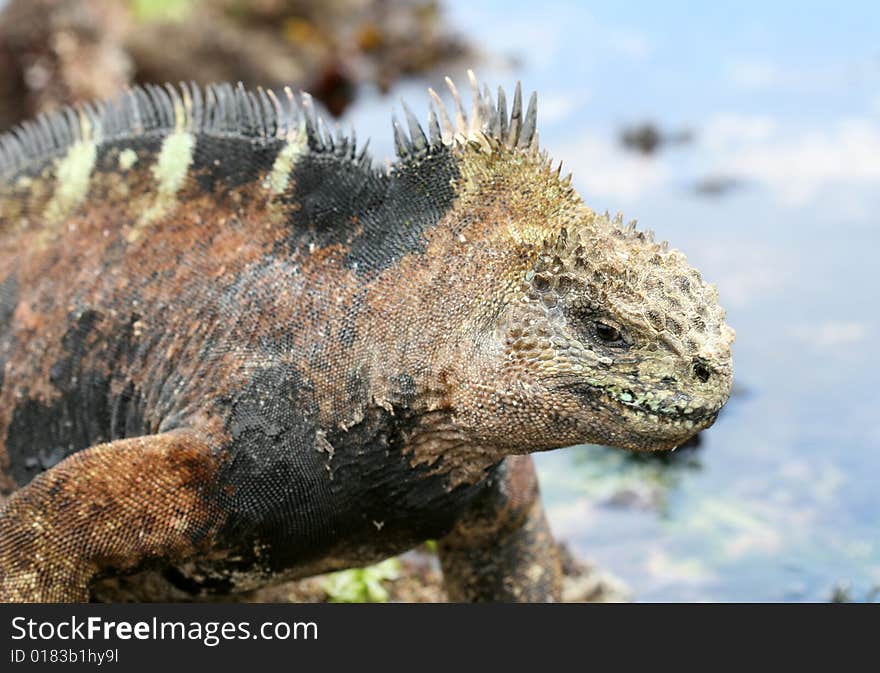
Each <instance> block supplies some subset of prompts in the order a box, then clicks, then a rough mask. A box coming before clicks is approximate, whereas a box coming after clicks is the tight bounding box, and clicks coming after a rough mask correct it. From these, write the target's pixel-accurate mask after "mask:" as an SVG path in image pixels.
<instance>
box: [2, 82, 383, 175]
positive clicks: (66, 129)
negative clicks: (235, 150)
mask: <svg viewBox="0 0 880 673" xmlns="http://www.w3.org/2000/svg"><path fill="white" fill-rule="evenodd" d="M174 131H186V132H189V133H196V134H205V135H209V136H221V137H227V138H236V139H240V140H243V141H249V142H252V143H256V144H268V143H272V142H277V141H279V140H280V141H283V140H285V139H288V138H290V137H291V136H293V135H296V134H300V133H303V134H305V137H306V138H307V141H308V146H309V149H310V150H312V151H314V152H323V153H332V154H334V155H335V156H338V157H339V158H345V159H348V160H351V161H354V162H356V163H358V164H361V165H363V166H365V167H366V166H368V165H369V164H370V158H369V157H368V156H367V153H366V145H365V146H364V147H363V148H362V149H361V150H360V151H358V148H357V143H356V140H355V137H354V134H353V133H352V134H351V135H350V136H346V135H343V134H342V133H341V132H340V131H337V132H336V134H335V136H334V134H333V133H331V131H330V130H329V129H328V127H327V124H326V123H325V122H324V120H323V119H322V117H321V116H320V115H318V114H317V113H316V111H315V107H314V104H313V102H312V98H311V96H309V94H307V93H299V94H294V92H293V91H291V89H290V88H285V89H284V91H283V94H282V95H281V96H278V95H276V94H275V93H274V92H273V91H271V90H265V89H262V88H258V89H256V90H255V91H248V90H246V89H245V88H244V86H243V85H242V84H238V85H237V86H232V85H230V84H218V85H209V86H208V87H206V88H205V89H204V91H202V89H201V88H199V87H198V86H196V85H194V84H187V83H181V84H180V85H179V86H178V87H174V86H171V85H165V86H164V87H161V86H156V85H146V86H143V87H140V86H138V87H133V88H131V89H128V90H127V91H125V92H124V93H123V94H122V95H121V96H120V97H119V98H117V99H113V100H109V101H104V102H100V103H95V104H91V103H89V104H84V105H78V106H75V107H64V108H62V109H60V110H57V111H53V112H48V113H44V114H42V115H40V116H38V117H37V118H36V119H35V120H33V121H26V122H24V123H22V124H21V125H19V126H17V127H16V128H14V129H12V130H11V131H10V132H8V133H5V134H3V135H0V175H13V174H15V173H16V172H18V171H20V170H26V169H27V168H28V167H29V166H32V165H35V164H41V163H43V162H45V161H46V160H48V159H51V158H53V157H56V156H59V155H62V154H64V153H65V152H66V151H67V149H68V148H69V147H70V146H71V145H73V144H75V143H77V142H79V141H99V142H114V141H119V140H125V139H130V138H136V137H139V136H148V135H153V134H156V135H162V134H166V133H171V132H174Z"/></svg>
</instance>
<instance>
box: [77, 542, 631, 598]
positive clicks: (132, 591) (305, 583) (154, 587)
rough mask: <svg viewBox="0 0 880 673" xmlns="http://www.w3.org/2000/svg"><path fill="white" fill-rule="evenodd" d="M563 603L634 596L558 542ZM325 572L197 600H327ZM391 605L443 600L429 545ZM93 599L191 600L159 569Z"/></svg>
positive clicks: (404, 574) (408, 563)
mask: <svg viewBox="0 0 880 673" xmlns="http://www.w3.org/2000/svg"><path fill="white" fill-rule="evenodd" d="M560 555H561V558H562V569H563V573H564V578H563V601H564V602H566V603H584V602H586V603H619V602H626V601H630V600H632V597H631V594H630V592H629V590H628V589H627V588H626V586H625V585H624V584H623V582H622V581H621V580H619V579H617V578H616V577H614V576H612V575H610V574H608V573H605V572H602V571H600V570H599V569H597V568H596V567H595V566H593V565H591V564H589V563H587V562H586V561H583V560H580V559H577V558H575V557H574V556H573V555H572V553H571V552H570V550H569V549H568V547H567V546H565V545H560ZM326 578H327V576H326V575H317V576H315V577H308V578H306V579H304V580H299V581H296V582H285V583H283V584H278V585H275V586H271V587H266V588H264V589H258V590H256V591H252V592H248V593H243V594H237V595H232V596H213V597H206V598H198V599H196V600H198V601H201V602H236V603H324V602H327V601H328V600H329V596H328V594H327V579H326ZM383 585H384V587H385V589H387V591H388V600H389V602H392V603H443V602H446V600H447V598H446V591H445V590H444V589H443V575H442V573H441V572H440V566H439V562H438V560H437V557H436V555H435V554H434V553H433V552H432V551H430V550H428V549H427V548H426V547H425V546H422V547H419V548H418V549H415V550H413V551H411V552H408V553H406V554H404V555H403V556H401V557H400V571H399V573H398V576H397V578H396V579H393V580H387V581H385V582H383ZM92 600H93V601H98V602H179V601H192V600H193V598H192V597H191V596H190V595H189V594H186V593H184V592H182V591H181V590H179V589H177V588H176V587H174V586H172V585H171V584H170V583H169V582H168V581H167V580H166V579H164V578H163V577H162V576H161V575H160V574H159V573H157V572H154V571H144V572H141V573H138V574H136V575H130V576H128V577H121V578H108V579H105V580H101V581H99V582H97V583H96V585H95V586H94V587H93V590H92Z"/></svg>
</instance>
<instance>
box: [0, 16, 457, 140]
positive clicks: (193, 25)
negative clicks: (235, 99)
mask: <svg viewBox="0 0 880 673" xmlns="http://www.w3.org/2000/svg"><path fill="white" fill-rule="evenodd" d="M473 57H474V52H473V51H472V49H471V47H470V46H468V45H467V44H466V43H465V42H464V41H463V40H462V38H460V37H458V36H456V35H454V34H453V33H451V32H450V30H449V29H448V27H447V26H446V25H445V24H444V23H443V19H442V14H441V10H440V5H439V4H438V3H437V2H434V1H432V0H412V1H409V2H406V1H405V0H331V1H326V0H126V1H125V2H122V1H120V0H9V3H8V4H7V6H6V7H5V9H4V10H3V11H2V12H0V129H2V128H6V127H8V126H10V125H12V124H13V123H15V122H17V121H21V120H23V119H27V118H29V117H32V116H34V115H35V114H37V113H38V112H41V111H43V110H46V109H49V108H53V107H57V106H58V105H61V104H65V103H76V102H82V101H89V100H93V99H96V98H105V97H108V96H111V95H113V94H114V93H117V92H119V91H120V90H121V89H122V88H123V87H124V86H126V85H127V84H131V83H135V82H138V83H139V82H158V83H163V82H179V81H194V82H197V83H199V84H208V83H211V82H219V81H232V82H238V81H241V82H243V83H244V84H245V85H247V86H248V87H256V86H258V85H259V86H264V87H274V88H281V87H284V86H288V85H289V86H292V87H294V88H303V89H306V90H308V91H310V92H311V93H312V94H313V95H314V96H315V97H316V98H317V99H318V100H320V101H321V102H322V103H324V104H325V106H326V107H327V108H328V110H329V111H330V112H331V113H332V114H334V115H339V114H342V112H343V111H344V110H345V108H346V107H347V106H348V105H349V103H350V102H351V100H352V99H353V97H354V95H355V93H356V85H357V84H361V83H372V84H374V85H376V86H378V87H379V88H380V89H381V90H387V89H388V88H389V87H390V86H391V84H392V83H394V81H395V80H397V79H398V78H400V77H403V76H410V75H416V74H422V73H426V72H429V71H433V70H435V69H439V68H441V67H450V66H451V65H452V64H454V63H455V62H457V61H459V60H464V59H470V58H473Z"/></svg>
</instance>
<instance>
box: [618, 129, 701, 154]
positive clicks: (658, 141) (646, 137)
mask: <svg viewBox="0 0 880 673" xmlns="http://www.w3.org/2000/svg"><path fill="white" fill-rule="evenodd" d="M693 139H694V134H693V132H692V131H690V130H687V129H684V130H682V131H675V132H666V131H662V130H661V129H660V128H659V127H658V126H657V125H656V124H654V123H653V122H643V123H641V124H636V125H634V126H628V127H626V128H624V129H623V130H622V131H621V132H620V144H621V145H623V147H625V148H626V149H628V150H632V151H634V152H639V153H640V154H644V155H646V156H648V155H651V154H654V153H655V152H657V151H659V150H660V149H661V148H662V147H663V146H664V145H685V144H687V143H690V142H692V141H693Z"/></svg>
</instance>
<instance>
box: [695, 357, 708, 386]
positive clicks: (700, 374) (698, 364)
mask: <svg viewBox="0 0 880 673" xmlns="http://www.w3.org/2000/svg"><path fill="white" fill-rule="evenodd" d="M711 375H712V372H711V371H710V370H709V368H708V367H707V366H706V365H705V364H704V363H703V362H702V361H701V360H694V376H695V377H697V379H698V380H699V381H702V382H703V383H705V382H706V381H708V380H709V377H710V376H711Z"/></svg>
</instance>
